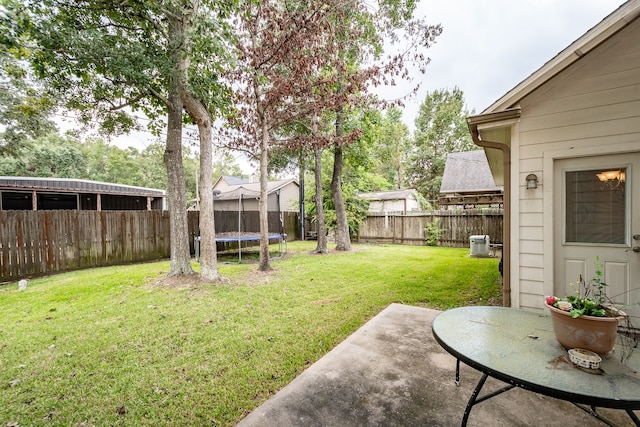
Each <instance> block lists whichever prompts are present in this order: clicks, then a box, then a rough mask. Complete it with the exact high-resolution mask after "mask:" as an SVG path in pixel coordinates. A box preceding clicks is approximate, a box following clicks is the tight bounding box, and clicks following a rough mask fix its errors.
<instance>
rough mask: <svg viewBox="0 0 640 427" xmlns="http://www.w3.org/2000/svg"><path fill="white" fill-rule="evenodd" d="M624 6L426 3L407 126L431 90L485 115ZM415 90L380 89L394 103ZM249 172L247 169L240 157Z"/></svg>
mask: <svg viewBox="0 0 640 427" xmlns="http://www.w3.org/2000/svg"><path fill="white" fill-rule="evenodd" d="M623 3H624V1H623V0H421V1H420V2H419V3H418V15H419V16H425V17H426V18H427V22H428V23H430V24H437V23H439V24H441V25H442V27H443V32H442V34H441V35H440V37H438V39H437V41H436V43H435V44H434V45H433V46H432V47H431V48H430V49H428V51H427V54H428V56H429V57H430V58H431V63H430V64H429V66H428V70H427V73H426V74H425V75H420V76H419V77H418V78H419V79H420V81H421V82H422V85H421V89H420V91H419V92H418V94H417V95H416V96H415V97H414V98H412V99H409V100H407V101H405V109H404V114H403V120H404V122H405V123H406V124H407V125H408V126H409V128H410V129H411V130H412V131H413V129H414V121H415V118H416V115H417V113H418V110H419V107H420V104H421V103H422V102H423V101H424V98H425V96H426V94H427V92H428V91H434V90H437V89H453V88H454V87H455V86H457V87H459V88H460V89H461V90H462V91H463V92H464V96H465V101H466V104H467V109H468V110H469V111H471V110H475V112H476V113H480V112H482V111H483V110H484V109H485V108H487V107H488V106H489V105H491V104H492V103H493V102H494V101H496V100H497V99H498V98H500V97H501V96H502V95H504V94H505V93H507V91H509V90H510V89H511V88H513V87H514V86H516V85H517V84H518V83H520V82H521V81H522V80H524V79H525V78H526V77H528V76H529V75H530V74H531V73H533V72H534V71H536V70H537V69H538V68H540V67H541V66H542V65H544V63H546V62H547V61H549V60H550V59H551V58H553V57H554V56H555V55H556V54H557V53H559V52H560V51H561V50H563V49H564V48H566V47H567V46H568V45H569V44H571V43H572V42H573V41H575V40H576V39H577V38H579V37H580V36H582V35H583V34H584V33H585V32H587V30H589V29H590V28H592V27H593V26H595V25H596V24H597V23H598V22H600V21H601V20H602V19H604V18H605V17H606V16H607V15H609V14H610V13H611V12H613V11H614V10H616V9H617V8H618V7H619V6H620V5H621V4H623ZM410 87H411V86H409V85H406V86H404V87H403V86H400V87H394V88H391V89H382V92H381V93H382V96H383V97H384V93H385V91H386V90H389V91H390V92H388V93H392V94H393V96H388V98H395V97H397V96H398V94H401V93H408V92H410ZM149 140H150V136H149V134H146V133H136V134H132V135H128V136H126V137H121V138H117V139H116V141H115V142H116V143H117V144H118V145H119V146H123V147H127V146H135V147H137V148H139V149H142V148H144V147H145V146H146V145H148V142H149ZM238 160H239V162H240V163H241V164H242V168H243V170H244V172H245V173H250V168H248V166H247V165H246V162H244V161H242V159H241V158H240V156H239V158H238Z"/></svg>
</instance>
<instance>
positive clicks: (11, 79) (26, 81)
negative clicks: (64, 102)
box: [0, 0, 57, 155]
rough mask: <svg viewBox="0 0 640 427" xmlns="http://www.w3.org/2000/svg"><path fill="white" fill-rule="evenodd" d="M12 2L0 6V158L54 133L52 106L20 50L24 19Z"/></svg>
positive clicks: (9, 0)
mask: <svg viewBox="0 0 640 427" xmlns="http://www.w3.org/2000/svg"><path fill="white" fill-rule="evenodd" d="M17 6H18V2H17V1H14V0H4V1H3V2H2V4H0V129H2V131H0V155H2V154H3V153H10V154H11V153H14V154H15V153H17V151H18V150H19V149H20V148H24V146H25V145H28V144H29V143H30V141H32V140H34V139H36V138H39V137H44V136H46V135H48V134H50V133H52V132H55V131H56V130H57V129H56V126H55V124H54V123H53V121H52V120H51V118H50V117H51V114H52V113H53V110H54V108H55V104H54V102H53V101H52V99H51V98H49V97H48V96H47V94H46V93H45V92H44V91H43V89H42V87H41V86H39V85H38V82H37V81H36V80H35V79H34V78H33V76H32V75H31V73H30V72H29V69H28V67H27V64H26V60H25V59H26V58H27V57H28V55H29V53H30V52H29V50H28V49H26V48H25V47H24V46H23V43H24V36H23V30H22V28H24V27H25V26H26V25H28V19H27V18H26V16H25V15H24V14H23V13H20V8H18V7H17Z"/></svg>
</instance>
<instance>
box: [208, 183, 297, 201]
mask: <svg viewBox="0 0 640 427" xmlns="http://www.w3.org/2000/svg"><path fill="white" fill-rule="evenodd" d="M289 184H294V185H296V186H297V185H298V181H296V180H295V179H285V180H280V181H269V182H268V183H267V194H273V193H275V192H277V191H278V190H280V189H281V188H283V187H285V186H287V185H289ZM216 191H220V194H218V195H217V196H215V200H238V199H239V198H241V197H242V198H243V199H257V198H259V197H260V183H259V182H247V183H244V184H239V185H229V186H228V187H222V188H219V189H218V190H216Z"/></svg>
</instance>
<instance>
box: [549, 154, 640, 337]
mask: <svg viewBox="0 0 640 427" xmlns="http://www.w3.org/2000/svg"><path fill="white" fill-rule="evenodd" d="M554 175H555V176H554V182H555V183H557V185H556V186H555V188H554V196H553V197H554V236H555V238H554V253H555V256H554V293H555V295H557V296H564V295H568V294H573V293H575V291H576V288H574V287H571V286H570V284H571V283H577V282H579V280H580V279H581V278H582V279H583V280H585V281H589V280H590V279H591V278H593V277H594V275H595V271H596V257H597V258H598V259H599V261H600V264H602V271H603V281H604V282H605V283H607V284H608V288H607V294H608V295H609V297H610V298H611V299H613V300H614V301H615V302H617V303H619V304H621V305H624V306H625V307H624V309H625V311H627V313H629V314H630V315H632V316H634V317H636V318H635V319H632V321H633V323H634V325H635V326H636V327H638V326H639V325H640V319H638V318H637V317H638V316H640V306H639V305H637V304H636V305H634V304H635V303H638V302H640V152H639V153H626V154H621V155H610V156H594V157H583V158H576V159H564V160H556V161H555V162H554Z"/></svg>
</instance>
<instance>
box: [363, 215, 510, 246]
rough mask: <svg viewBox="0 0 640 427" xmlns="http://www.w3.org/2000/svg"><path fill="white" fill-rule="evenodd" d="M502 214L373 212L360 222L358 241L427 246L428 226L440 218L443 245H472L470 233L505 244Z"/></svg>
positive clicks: (440, 242)
mask: <svg viewBox="0 0 640 427" xmlns="http://www.w3.org/2000/svg"><path fill="white" fill-rule="evenodd" d="M502 216H503V210H502V209H469V210H464V211H448V210H444V211H433V212H421V213H411V214H407V215H403V214H401V213H387V214H386V215H385V214H370V215H369V216H368V217H367V218H366V219H365V220H364V221H363V222H362V224H360V228H359V232H358V241H360V242H380V243H397V244H404V245H424V244H425V241H426V238H427V237H428V236H426V233H425V227H426V226H427V224H428V223H431V222H434V221H436V220H440V228H443V229H444V230H445V231H444V233H443V235H442V236H441V238H440V241H439V245H440V246H450V247H469V239H470V237H471V236H474V235H484V234H486V235H489V238H490V240H491V242H494V243H502V223H503V222H502Z"/></svg>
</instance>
